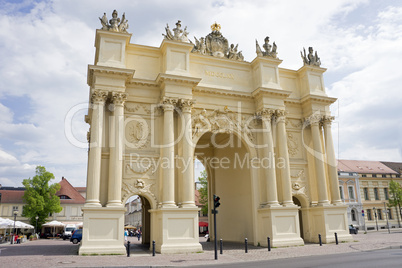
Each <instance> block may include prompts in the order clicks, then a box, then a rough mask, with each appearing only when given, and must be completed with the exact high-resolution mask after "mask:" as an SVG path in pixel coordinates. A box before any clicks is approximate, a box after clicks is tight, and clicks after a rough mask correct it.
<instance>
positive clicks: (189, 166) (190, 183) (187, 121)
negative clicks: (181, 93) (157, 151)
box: [180, 100, 195, 207]
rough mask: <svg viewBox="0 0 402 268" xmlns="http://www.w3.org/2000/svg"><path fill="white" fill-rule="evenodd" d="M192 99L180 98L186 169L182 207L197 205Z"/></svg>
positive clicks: (183, 178)
mask: <svg viewBox="0 0 402 268" xmlns="http://www.w3.org/2000/svg"><path fill="white" fill-rule="evenodd" d="M193 103H194V102H193V101H192V100H180V106H181V111H182V113H183V115H182V116H183V121H184V122H183V154H182V157H183V159H182V161H183V164H184V170H182V171H181V172H183V176H182V181H181V186H182V187H181V190H182V194H181V196H182V202H181V203H182V207H195V193H194V187H195V185H194V184H195V182H194V159H193V155H194V151H193V146H192V144H193V141H192V126H191V108H192V106H193Z"/></svg>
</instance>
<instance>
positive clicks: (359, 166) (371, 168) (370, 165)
mask: <svg viewBox="0 0 402 268" xmlns="http://www.w3.org/2000/svg"><path fill="white" fill-rule="evenodd" d="M338 171H341V172H342V171H343V172H356V173H367V174H397V172H395V171H394V170H392V169H390V168H389V167H387V166H386V165H384V164H383V163H381V162H380V161H363V160H338Z"/></svg>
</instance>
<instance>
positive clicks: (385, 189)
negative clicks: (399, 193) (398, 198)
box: [384, 188, 389, 200]
mask: <svg viewBox="0 0 402 268" xmlns="http://www.w3.org/2000/svg"><path fill="white" fill-rule="evenodd" d="M384 196H385V200H388V199H389V196H388V188H384Z"/></svg>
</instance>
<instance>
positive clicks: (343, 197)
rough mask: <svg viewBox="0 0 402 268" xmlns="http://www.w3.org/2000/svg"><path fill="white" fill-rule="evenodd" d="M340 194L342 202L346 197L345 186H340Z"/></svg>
mask: <svg viewBox="0 0 402 268" xmlns="http://www.w3.org/2000/svg"><path fill="white" fill-rule="evenodd" d="M339 194H340V196H341V200H345V196H344V195H343V186H339Z"/></svg>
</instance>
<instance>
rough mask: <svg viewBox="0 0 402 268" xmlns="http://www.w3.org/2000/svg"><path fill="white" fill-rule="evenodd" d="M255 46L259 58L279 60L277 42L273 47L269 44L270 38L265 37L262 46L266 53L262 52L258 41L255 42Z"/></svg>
mask: <svg viewBox="0 0 402 268" xmlns="http://www.w3.org/2000/svg"><path fill="white" fill-rule="evenodd" d="M255 46H256V53H257V56H258V57H271V58H274V59H277V58H278V57H277V55H278V53H277V52H276V49H277V47H276V44H275V42H274V43H273V45H272V46H271V44H269V37H268V36H267V37H265V39H264V45H263V46H262V47H263V48H264V50H265V51H262V50H261V47H260V45H259V44H258V41H257V40H255Z"/></svg>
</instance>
